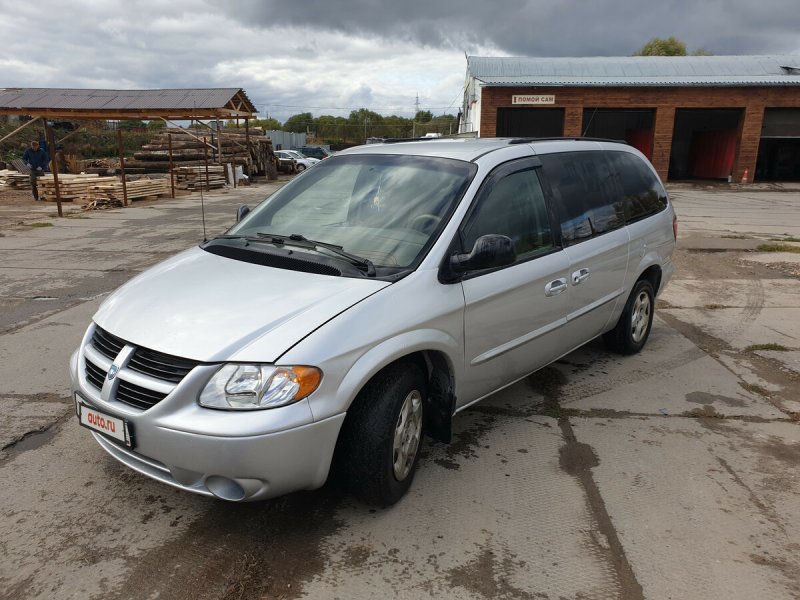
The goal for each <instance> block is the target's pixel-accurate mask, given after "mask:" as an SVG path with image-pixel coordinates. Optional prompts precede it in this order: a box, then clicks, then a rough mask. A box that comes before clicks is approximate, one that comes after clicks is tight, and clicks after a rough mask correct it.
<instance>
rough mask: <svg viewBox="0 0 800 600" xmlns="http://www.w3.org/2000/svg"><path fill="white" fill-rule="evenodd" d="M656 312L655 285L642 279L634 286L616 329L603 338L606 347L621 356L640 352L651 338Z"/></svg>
mask: <svg viewBox="0 0 800 600" xmlns="http://www.w3.org/2000/svg"><path fill="white" fill-rule="evenodd" d="M654 312H655V294H654V293H653V285H652V284H651V283H650V282H649V281H648V280H647V279H641V280H639V281H637V282H636V285H635V286H633V291H632V292H631V295H630V296H629V297H628V302H627V303H626V304H625V310H623V311H622V315H621V316H620V318H619V322H617V325H616V327H614V329H612V330H611V331H609V332H608V333H606V334H605V335H604V336H603V340H604V341H605V343H606V346H607V347H608V348H609V349H610V350H613V351H614V352H618V353H620V354H636V353H637V352H639V351H640V350H641V349H642V348H644V345H645V343H646V342H647V338H648V337H649V336H650V329H651V328H652V326H653V314H654Z"/></svg>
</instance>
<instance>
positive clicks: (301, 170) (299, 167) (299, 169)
mask: <svg viewBox="0 0 800 600" xmlns="http://www.w3.org/2000/svg"><path fill="white" fill-rule="evenodd" d="M305 170H306V166H305V165H297V172H298V173H302V172H303V171H305Z"/></svg>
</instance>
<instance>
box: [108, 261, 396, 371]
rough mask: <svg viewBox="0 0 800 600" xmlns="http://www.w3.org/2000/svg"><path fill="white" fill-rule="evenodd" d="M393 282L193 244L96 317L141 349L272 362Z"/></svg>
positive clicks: (127, 286) (129, 286)
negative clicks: (273, 263)
mask: <svg viewBox="0 0 800 600" xmlns="http://www.w3.org/2000/svg"><path fill="white" fill-rule="evenodd" d="M387 285H389V283H387V282H385V281H376V280H370V279H355V278H352V277H333V276H326V275H317V274H313V273H301V272H296V271H290V270H286V269H276V268H272V267H265V266H261V265H254V264H250V263H245V262H240V261H237V260H233V259H230V258H224V257H221V256H216V255H214V254H210V253H208V252H206V251H204V250H202V249H200V248H192V249H191V250H187V251H186V252H183V253H181V254H178V255H177V256H174V257H173V258H170V259H168V260H167V261H165V262H163V263H161V264H159V265H156V266H155V267H153V268H152V269H149V270H147V271H145V272H144V273H142V274H141V275H139V276H138V277H136V278H134V279H132V280H131V281H130V282H128V283H126V284H125V285H124V286H122V287H121V288H119V289H118V290H117V291H115V292H114V293H113V294H112V295H111V296H109V298H108V299H107V300H106V301H105V302H104V303H103V304H102V305H101V306H100V308H99V310H98V311H97V314H96V315H95V316H94V321H95V322H96V323H97V324H98V325H99V326H100V327H102V328H103V329H105V330H107V331H109V332H110V333H112V334H114V335H116V336H118V337H120V338H122V339H124V340H126V341H128V342H130V343H132V344H136V345H139V346H144V347H146V348H150V349H151V350H156V351H158V352H164V353H166V354H171V355H174V356H180V357H184V358H190V359H193V360H197V361H201V362H216V361H225V360H237V361H248V362H274V361H276V360H277V359H278V358H279V357H280V356H281V355H282V354H283V353H284V352H286V350H288V349H289V348H291V347H292V346H293V345H294V344H296V343H297V342H299V341H300V340H302V339H303V338H304V337H305V336H307V335H308V334H309V333H311V332H312V331H314V330H315V329H317V328H318V327H320V326H321V325H323V324H324V323H325V322H326V321H328V320H330V319H331V318H333V317H335V316H336V315H337V314H339V313H341V312H342V311H345V310H347V309H348V308H350V307H351V306H353V305H354V304H355V303H357V302H359V301H361V300H363V299H364V298H366V297H367V296H369V295H371V294H373V293H375V292H377V291H378V290H381V289H383V288H384V287H386V286H387Z"/></svg>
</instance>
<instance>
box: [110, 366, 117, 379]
mask: <svg viewBox="0 0 800 600" xmlns="http://www.w3.org/2000/svg"><path fill="white" fill-rule="evenodd" d="M117 371H119V367H118V366H117V365H111V368H110V369H109V370H108V380H109V381H114V377H116V376H117Z"/></svg>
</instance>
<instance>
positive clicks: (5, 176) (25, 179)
mask: <svg viewBox="0 0 800 600" xmlns="http://www.w3.org/2000/svg"><path fill="white" fill-rule="evenodd" d="M0 186H3V187H13V188H16V189H18V190H29V189H31V177H30V175H25V174H24V173H20V172H19V171H12V170H10V169H3V170H0Z"/></svg>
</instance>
